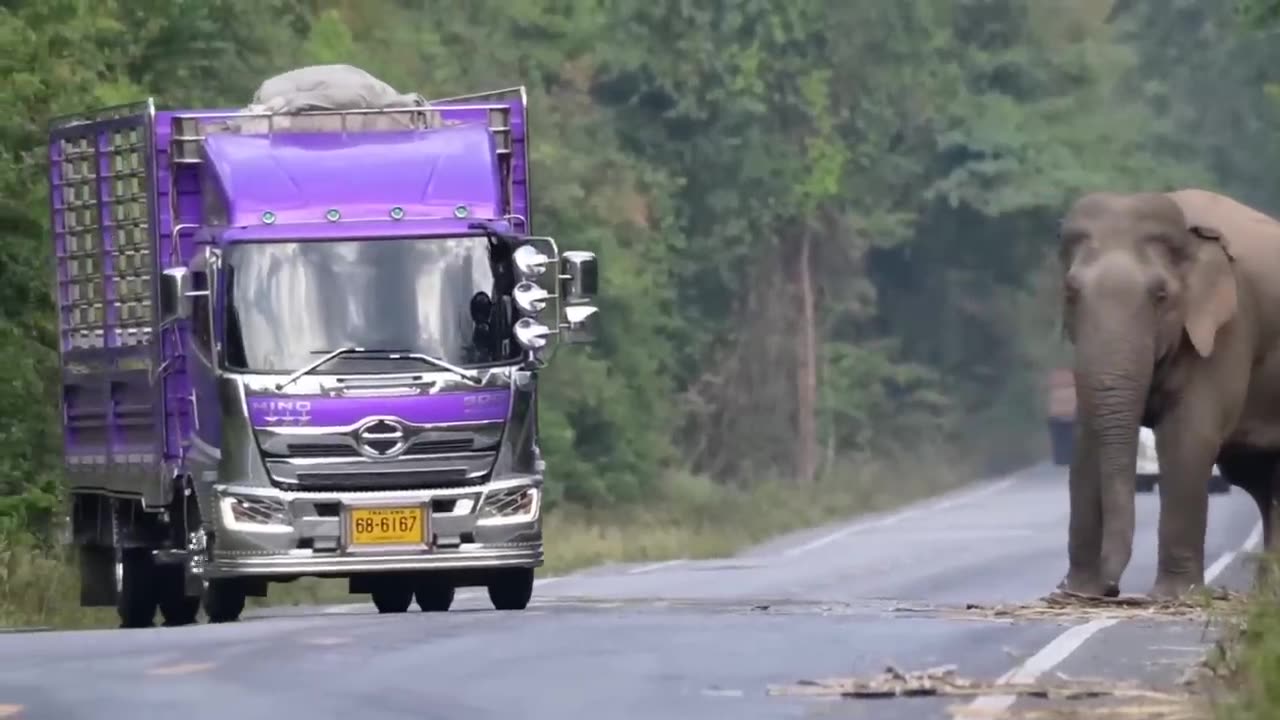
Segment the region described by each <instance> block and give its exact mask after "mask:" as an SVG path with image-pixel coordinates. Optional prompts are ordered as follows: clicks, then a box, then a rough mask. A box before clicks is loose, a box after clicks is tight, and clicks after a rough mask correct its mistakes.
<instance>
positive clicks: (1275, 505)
mask: <svg viewBox="0 0 1280 720" xmlns="http://www.w3.org/2000/svg"><path fill="white" fill-rule="evenodd" d="M1218 467H1219V468H1221V470H1222V473H1223V475H1224V476H1226V478H1227V480H1229V481H1230V482H1231V484H1232V485H1235V486H1236V487H1239V488H1241V489H1242V490H1244V491H1245V492H1247V493H1249V496H1250V497H1252V498H1253V502H1254V503H1255V504H1256V505H1257V506H1258V515H1259V516H1260V518H1261V521H1262V545H1263V548H1265V549H1266V551H1267V553H1268V554H1270V553H1273V552H1274V551H1275V550H1276V537H1275V529H1276V525H1277V521H1278V520H1280V453H1274V452H1265V453H1264V452H1256V451H1255V452H1224V458H1223V461H1222V462H1220V463H1219V464H1218ZM1267 574H1268V573H1267V567H1266V564H1265V563H1263V564H1259V566H1258V576H1257V581H1259V582H1261V581H1263V580H1265V579H1266V577H1265V576H1266V575H1267Z"/></svg>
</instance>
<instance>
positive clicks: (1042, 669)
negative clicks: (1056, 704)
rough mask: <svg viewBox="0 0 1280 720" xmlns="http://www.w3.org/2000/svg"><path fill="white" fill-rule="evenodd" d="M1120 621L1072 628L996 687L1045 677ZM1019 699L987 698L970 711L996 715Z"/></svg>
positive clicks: (1004, 696)
mask: <svg viewBox="0 0 1280 720" xmlns="http://www.w3.org/2000/svg"><path fill="white" fill-rule="evenodd" d="M1118 622H1120V619H1119V618H1108V619H1106V620H1093V621H1091V622H1087V623H1085V624H1083V625H1076V626H1075V627H1073V628H1070V629H1068V630H1067V631H1066V632H1064V633H1062V634H1061V635H1059V636H1058V637H1056V638H1054V639H1053V640H1052V641H1051V642H1050V643H1049V644H1048V645H1045V646H1044V647H1043V648H1040V651H1039V652H1037V653H1036V654H1035V655H1032V656H1031V657H1029V658H1027V660H1026V662H1024V663H1022V664H1021V665H1019V666H1017V667H1015V668H1013V669H1012V670H1010V671H1009V672H1007V673H1005V674H1004V675H1001V676H1000V679H999V680H996V684H997V685H1006V684H1010V683H1029V682H1033V681H1035V679H1036V678H1038V677H1040V676H1041V675H1042V674H1044V673H1046V672H1048V671H1049V670H1052V669H1053V667H1054V666H1055V665H1057V664H1058V663H1060V662H1062V661H1063V660H1066V659H1067V657H1068V656H1069V655H1071V653H1073V652H1075V651H1076V650H1077V649H1078V648H1079V647H1080V646H1081V645H1083V644H1084V643H1085V641H1086V640H1088V639H1089V638H1091V637H1093V636H1094V634H1096V633H1097V632H1098V631H1100V630H1103V629H1104V628H1109V627H1111V626H1112V625H1115V624H1116V623H1118ZM1017 699H1018V696H1017V695H983V696H982V697H979V698H976V699H975V700H974V701H973V702H972V703H970V704H969V705H968V706H967V707H966V710H970V711H973V714H996V713H1000V712H1003V711H1005V710H1007V709H1009V706H1011V705H1013V703H1014V701H1016V700H1017ZM962 714H963V712H962Z"/></svg>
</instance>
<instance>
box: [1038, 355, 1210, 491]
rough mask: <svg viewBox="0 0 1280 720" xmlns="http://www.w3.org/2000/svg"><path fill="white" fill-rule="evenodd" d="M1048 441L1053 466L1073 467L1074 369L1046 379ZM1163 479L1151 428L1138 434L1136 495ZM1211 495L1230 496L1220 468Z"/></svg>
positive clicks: (1152, 488)
mask: <svg viewBox="0 0 1280 720" xmlns="http://www.w3.org/2000/svg"><path fill="white" fill-rule="evenodd" d="M1046 386H1047V396H1046V398H1045V401H1046V402H1045V404H1046V406H1047V407H1046V409H1047V410H1048V413H1047V414H1048V425H1049V441H1050V443H1051V445H1052V447H1053V464H1055V465H1070V464H1071V458H1072V456H1074V455H1075V423H1076V386H1075V378H1074V376H1073V375H1072V373H1071V368H1053V369H1052V370H1050V371H1049V373H1048V377H1047V378H1046ZM1159 477H1160V463H1159V461H1158V460H1157V458H1156V436H1155V433H1153V432H1152V431H1151V429H1150V428H1145V427H1144V428H1139V430H1138V476H1137V491H1138V492H1140V493H1149V492H1153V491H1155V487H1156V480H1157V479H1158V478H1159ZM1209 492H1211V493H1215V494H1221V493H1228V492H1231V483H1229V482H1227V479H1226V478H1224V477H1222V473H1221V472H1220V471H1219V470H1218V466H1217V465H1214V466H1213V475H1212V477H1210V479H1209Z"/></svg>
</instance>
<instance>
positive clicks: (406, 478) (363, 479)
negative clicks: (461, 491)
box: [275, 468, 487, 490]
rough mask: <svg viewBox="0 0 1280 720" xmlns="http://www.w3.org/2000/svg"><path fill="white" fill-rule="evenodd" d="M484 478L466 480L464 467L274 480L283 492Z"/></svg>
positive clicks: (420, 486)
mask: <svg viewBox="0 0 1280 720" xmlns="http://www.w3.org/2000/svg"><path fill="white" fill-rule="evenodd" d="M486 479H487V478H486V476H484V475H478V476H476V477H474V478H468V477H467V470H466V468H442V469H437V470H402V471H395V472H360V471H348V472H300V473H298V474H297V480H296V481H292V482H290V481H286V480H283V479H280V478H276V479H275V482H276V484H277V486H278V487H280V488H282V489H285V490H425V489H430V488H441V487H449V486H457V485H463V484H468V480H470V481H471V482H470V483H469V484H472V485H479V484H482V483H484V482H485V480H486Z"/></svg>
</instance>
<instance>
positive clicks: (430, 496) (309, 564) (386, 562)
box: [191, 477, 543, 578]
mask: <svg viewBox="0 0 1280 720" xmlns="http://www.w3.org/2000/svg"><path fill="white" fill-rule="evenodd" d="M541 490H542V478H540V477H522V478H515V479H506V480H502V481H498V482H492V483H488V484H485V485H477V486H474V487H459V488H440V489H431V490H413V491H394V492H292V491H282V490H278V489H275V488H260V487H243V486H236V485H215V486H213V488H212V496H211V498H210V500H211V501H212V502H211V503H210V504H211V505H213V506H214V507H213V508H212V509H213V513H212V514H213V516H214V518H215V520H214V522H213V523H211V524H212V528H211V529H212V530H213V543H212V546H211V547H209V548H207V550H206V551H205V552H203V553H199V558H200V559H199V560H196V561H194V562H193V563H192V568H191V569H192V571H193V573H194V574H196V575H198V576H202V577H206V578H216V577H235V576H257V577H264V576H273V575H274V576H280V577H298V576H306V575H329V576H346V575H351V574H358V573H372V572H413V571H430V570H471V569H475V570H484V569H496V568H505V567H539V566H541V565H542V562H543V550H542V515H541V505H542V492H541ZM391 507H394V508H421V509H422V510H423V511H424V512H423V517H424V518H425V523H426V532H425V533H422V535H423V537H422V540H421V541H416V542H406V543H401V544H395V545H374V546H354V545H353V544H352V542H351V539H352V538H351V536H352V528H353V526H352V519H351V518H352V513H353V511H357V510H360V509H367V508H391Z"/></svg>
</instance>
